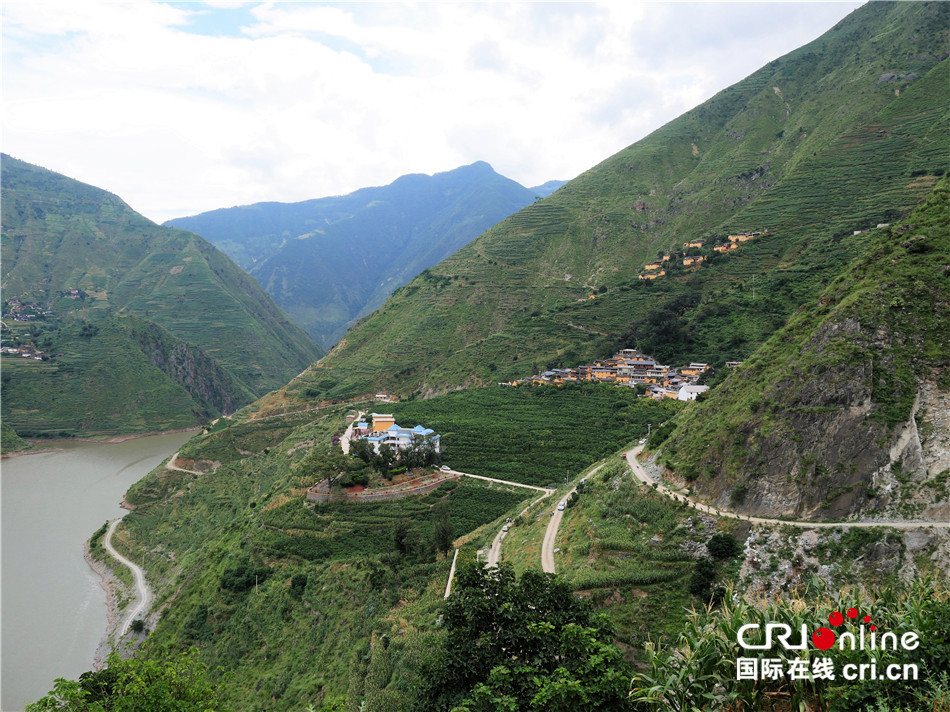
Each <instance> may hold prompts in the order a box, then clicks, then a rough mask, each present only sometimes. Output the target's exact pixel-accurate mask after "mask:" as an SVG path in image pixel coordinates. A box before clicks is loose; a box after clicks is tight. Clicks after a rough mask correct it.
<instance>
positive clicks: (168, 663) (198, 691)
mask: <svg viewBox="0 0 950 712" xmlns="http://www.w3.org/2000/svg"><path fill="white" fill-rule="evenodd" d="M106 662H107V667H106V668H105V669H103V670H99V671H96V672H86V673H83V674H82V675H80V676H79V680H78V681H73V680H65V679H63V678H59V679H58V680H56V684H55V685H54V687H53V690H52V691H51V692H50V693H49V694H48V695H46V697H44V698H42V699H41V700H38V701H36V702H34V703H33V704H31V705H27V708H26V712H228V710H229V709H230V708H228V707H226V706H225V705H224V704H223V703H222V702H221V701H220V699H219V696H218V693H219V687H218V686H217V685H215V684H213V683H212V682H211V676H210V672H209V669H208V666H207V665H205V664H204V663H202V662H200V660H199V657H198V649H197V648H191V649H190V650H187V651H185V652H183V653H180V654H178V655H176V656H174V657H172V658H169V659H165V660H160V659H153V658H130V659H128V660H123V659H122V658H121V657H120V656H119V654H118V653H115V652H113V653H112V654H110V655H109V657H108V659H107V661H106Z"/></svg>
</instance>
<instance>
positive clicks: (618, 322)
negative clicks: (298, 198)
mask: <svg viewBox="0 0 950 712" xmlns="http://www.w3.org/2000/svg"><path fill="white" fill-rule="evenodd" d="M947 12H948V7H947V6H946V5H943V4H940V3H909V4H902V3H871V4H869V5H868V6H866V7H865V8H862V11H861V12H860V13H854V14H852V15H850V16H849V17H847V18H845V19H844V20H842V21H841V22H839V23H838V24H837V25H836V26H835V27H834V28H832V29H831V30H830V31H829V32H827V33H825V34H824V35H823V36H821V37H820V38H818V39H817V40H815V41H813V42H811V43H809V44H808V45H805V46H804V47H802V48H800V49H798V50H796V51H794V52H792V53H790V54H788V55H786V56H784V57H782V58H780V59H777V60H775V61H773V62H770V63H769V64H768V65H767V66H765V67H763V68H762V69H760V70H759V71H757V72H755V73H754V74H752V75H751V76H749V77H748V78H746V79H744V80H742V81H741V82H739V83H737V84H735V85H733V86H731V87H729V88H727V89H725V90H723V91H721V92H720V93H718V94H717V95H716V96H714V97H713V98H712V99H710V100H709V101H707V102H705V103H703V104H701V105H700V106H698V107H696V108H695V109H692V110H691V111H688V112H687V113H686V114H684V115H683V116H681V117H679V118H678V119H676V120H674V121H672V122H670V123H669V124H667V125H666V126H664V127H662V128H660V129H658V130H657V131H655V132H654V133H652V134H650V135H649V136H647V137H646V138H644V139H643V140H641V141H638V142H637V143H636V144H634V145H632V146H630V147H629V148H627V149H625V150H623V151H621V152H620V153H618V154H616V155H614V156H612V157H610V158H608V159H607V160H605V161H604V162H603V163H601V164H600V165H598V166H596V167H594V168H592V169H590V170H589V171H587V172H586V173H584V174H582V175H581V176H579V177H578V178H576V179H574V180H572V181H570V182H569V183H568V184H567V185H565V186H564V187H563V188H561V189H560V190H558V191H557V192H556V193H555V194H553V195H551V196H550V197H548V198H546V199H544V200H542V201H539V202H537V203H533V204H532V205H530V206H528V207H526V208H525V209H523V210H521V211H519V212H518V213H516V214H514V215H512V216H511V217H509V218H507V219H505V220H504V221H502V222H501V223H499V224H498V225H496V226H494V227H492V228H491V229H490V230H488V231H487V232H486V233H485V234H483V235H481V236H480V237H479V238H478V239H476V240H474V241H473V242H471V243H469V244H468V245H466V246H465V247H464V248H462V249H460V250H459V251H458V252H456V253H455V254H453V255H452V256H451V257H449V258H447V259H446V260H444V261H442V262H441V263H439V264H438V265H436V266H434V267H431V268H429V269H427V270H424V271H423V272H422V273H421V274H420V275H419V276H418V277H416V278H415V279H413V280H412V281H411V282H409V283H408V284H407V285H405V286H404V287H401V288H400V289H398V290H396V292H395V293H394V294H393V296H392V297H391V298H390V299H389V300H388V301H387V302H386V303H385V304H384V305H383V306H382V307H381V308H380V309H378V310H377V311H376V312H374V313H373V314H371V315H369V316H367V317H365V318H364V319H362V320H361V321H359V322H358V323H357V324H356V325H355V326H354V327H353V328H352V329H351V330H350V331H349V333H348V334H347V335H346V338H345V340H344V341H342V342H341V343H340V344H338V345H337V346H336V347H335V348H334V349H333V350H332V351H331V352H330V354H329V355H328V356H327V357H326V358H324V359H323V360H321V362H320V363H319V364H317V365H315V366H314V367H313V368H311V369H309V370H308V371H307V372H306V373H305V374H302V375H301V377H299V378H298V379H296V380H295V381H294V382H293V383H292V384H290V385H289V386H288V387H287V388H285V389H283V391H281V392H280V393H278V394H272V396H268V400H267V403H274V404H284V403H285V402H287V401H290V402H293V401H295V400H298V399H299V400H307V399H309V398H313V397H331V398H340V397H355V396H358V395H361V394H365V393H376V392H380V391H391V392H393V393H397V394H400V395H403V396H408V395H411V394H416V395H421V396H426V395H431V394H434V393H439V392H444V391H445V390H447V389H452V388H458V387H460V386H476V385H480V384H487V383H494V382H496V381H503V380H510V379H512V378H518V377H524V376H528V375H530V374H531V373H537V372H539V371H541V370H543V369H545V368H550V367H552V366H557V365H565V366H571V365H576V364H577V363H580V362H582V361H584V360H588V359H590V358H592V357H598V356H606V355H608V354H609V353H612V352H613V351H614V350H616V349H617V348H618V347H622V346H626V345H639V346H640V348H641V349H642V350H644V351H646V352H648V353H652V354H654V355H655V356H656V357H657V358H659V359H661V360H664V361H669V360H674V359H675V360H678V361H680V362H689V361H691V360H698V361H704V362H709V363H714V364H721V363H724V362H725V361H727V360H741V359H743V358H745V357H747V356H749V355H751V354H752V353H753V352H754V351H755V349H756V348H758V347H759V346H760V345H761V344H762V343H764V342H765V341H766V340H767V339H768V338H769V336H771V334H772V333H773V332H774V331H775V330H776V329H778V328H780V327H781V326H782V325H784V323H785V322H786V320H787V319H788V318H789V317H790V316H791V315H792V314H793V313H794V312H795V310H796V309H798V308H799V307H800V306H801V305H802V304H805V303H806V302H808V301H809V300H812V299H814V298H816V297H817V295H818V294H819V293H820V291H821V290H822V289H823V288H824V286H825V285H827V284H828V283H829V282H830V281H831V280H832V279H834V277H835V276H837V275H838V274H839V273H840V271H841V270H842V269H843V268H844V267H845V266H846V265H847V264H849V263H850V262H851V260H852V259H854V257H855V256H857V255H859V254H860V253H861V252H862V251H863V250H865V249H866V248H867V240H868V233H867V232H866V230H867V228H869V227H874V226H876V225H878V224H883V223H887V222H890V221H892V220H895V219H897V218H898V217H899V216H900V215H902V214H904V213H905V212H906V211H907V210H909V209H911V208H912V207H913V206H915V205H916V204H917V203H918V202H919V201H920V200H921V199H922V198H923V197H925V196H926V195H927V194H928V193H929V192H930V190H932V188H933V186H934V185H935V183H936V181H937V180H938V178H939V177H940V176H941V175H942V174H943V173H944V172H945V171H946V170H947V155H946V146H947V145H948V139H950V132H948V127H947V104H948V102H947V98H948V96H947V87H948V85H950V82H948V67H950V63H948V61H947V46H946V32H945V29H942V28H946V25H947ZM747 232H760V233H762V235H761V236H760V237H758V238H756V239H755V240H752V241H750V242H747V243H743V244H742V245H741V247H740V249H736V250H734V251H732V252H727V253H720V252H717V251H715V250H714V249H713V248H714V246H715V245H716V244H717V243H725V242H726V241H727V240H726V237H727V236H728V235H729V234H733V233H747ZM690 242H698V243H700V246H699V247H696V248H687V247H686V246H685V245H686V244H687V243H690ZM666 255H671V257H672V259H671V260H670V262H669V263H668V264H667V265H666V269H665V270H664V271H665V272H666V274H665V275H664V276H662V277H659V278H656V279H648V278H644V279H641V278H640V277H641V275H643V273H644V272H645V271H647V270H646V265H648V264H650V263H651V262H652V261H654V260H662V259H663V257H664V256H666ZM677 255H678V256H677ZM684 255H691V256H701V257H703V258H704V260H703V261H702V262H699V263H694V264H693V265H690V266H686V265H685V264H684V261H683V256H684ZM262 407H267V404H266V403H265V404H264V406H262Z"/></svg>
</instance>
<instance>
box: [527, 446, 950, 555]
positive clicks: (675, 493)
mask: <svg viewBox="0 0 950 712" xmlns="http://www.w3.org/2000/svg"><path fill="white" fill-rule="evenodd" d="M642 451H643V445H639V446H638V447H635V448H634V449H633V450H630V451H629V452H628V453H627V455H626V457H627V464H629V465H630V469H631V470H632V471H633V475H634V477H636V478H637V479H638V480H640V481H641V482H643V483H644V484H646V485H649V486H650V487H653V486H654V485H655V486H656V491H657V492H659V493H660V494H665V495H666V496H667V497H672V498H673V499H676V500H681V501H682V500H685V501H686V502H689V503H690V504H691V505H693V507H695V508H696V509H697V510H699V511H700V512H706V513H707V514H712V515H714V516H717V517H732V518H735V519H745V520H746V521H749V522H752V523H753V524H778V525H781V524H787V525H789V526H793V527H802V528H803V529H832V528H834V527H842V528H844V529H852V528H862V527H864V528H866V527H893V528H894V529H923V528H926V527H939V528H943V529H946V528H948V527H950V522H927V521H911V520H878V521H858V522H808V521H798V520H791V519H772V518H770V517H752V516H749V515H746V514H739V513H737V512H733V511H730V510H727V509H719V508H718V507H712V506H710V505H708V504H704V503H702V502H699V501H697V500H695V499H693V498H692V497H688V496H687V495H686V493H685V492H684V491H682V490H674V489H671V488H669V487H667V486H666V485H664V484H663V483H662V482H657V481H655V480H653V479H651V478H650V476H649V475H648V474H647V473H646V470H644V469H643V465H641V464H640V461H639V460H638V459H637V455H639V454H640V453H641V452H642ZM545 570H546V569H545Z"/></svg>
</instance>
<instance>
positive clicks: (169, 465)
mask: <svg viewBox="0 0 950 712" xmlns="http://www.w3.org/2000/svg"><path fill="white" fill-rule="evenodd" d="M177 461H178V453H177V452H176V453H175V454H174V455H172V458H171V460H169V461H168V463H167V464H166V465H165V469H166V470H177V471H178V472H187V473H188V474H189V475H200V474H201V473H200V472H195V471H194V470H186V469H185V468H184V467H179V466H178V465H176V464H175V463H176V462H177Z"/></svg>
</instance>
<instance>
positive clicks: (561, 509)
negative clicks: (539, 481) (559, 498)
mask: <svg viewBox="0 0 950 712" xmlns="http://www.w3.org/2000/svg"><path fill="white" fill-rule="evenodd" d="M564 507H565V504H564V502H558V504H557V511H559V512H563V511H564Z"/></svg>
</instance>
